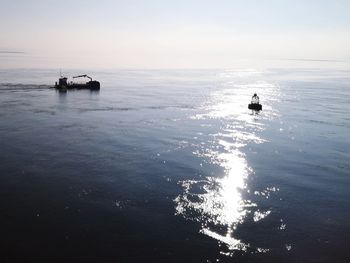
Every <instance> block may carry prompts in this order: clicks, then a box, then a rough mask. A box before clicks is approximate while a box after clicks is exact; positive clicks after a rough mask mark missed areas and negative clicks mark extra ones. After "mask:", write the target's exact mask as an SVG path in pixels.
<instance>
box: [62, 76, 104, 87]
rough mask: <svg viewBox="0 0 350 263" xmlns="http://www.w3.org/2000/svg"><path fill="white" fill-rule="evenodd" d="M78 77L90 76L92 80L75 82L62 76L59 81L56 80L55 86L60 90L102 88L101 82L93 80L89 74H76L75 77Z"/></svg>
mask: <svg viewBox="0 0 350 263" xmlns="http://www.w3.org/2000/svg"><path fill="white" fill-rule="evenodd" d="M76 78H88V79H90V81H88V82H86V83H75V82H72V81H71V82H68V81H67V78H66V77H62V76H61V77H60V78H59V80H58V83H57V82H56V84H55V88H56V89H58V90H60V91H66V90H68V89H89V90H100V82H98V81H97V80H92V78H91V77H89V76H88V75H79V76H74V77H73V79H76Z"/></svg>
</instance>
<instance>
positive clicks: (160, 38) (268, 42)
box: [0, 0, 350, 68]
mask: <svg viewBox="0 0 350 263" xmlns="http://www.w3.org/2000/svg"><path fill="white" fill-rule="evenodd" d="M349 10H350V1H348V0H308V1H305V0H267V1H259V0H244V1H243V0H241V1H235V0H218V1H214V0H211V1H209V0H176V1H174V0H123V1H121V0H99V1H93V0H84V1H83V0H75V1H67V0H61V1H53V0H31V1H27V0H1V2H0V35H1V38H0V67H2V68H4V67H51V68H52V67H53V68H60V67H61V68H79V67H80V68H219V67H233V66H237V64H240V63H243V62H242V61H246V62H247V64H248V65H249V63H250V62H249V61H255V62H257V61H261V60H272V61H279V62H282V61H283V62H285V63H287V62H288V63H293V61H294V62H295V61H304V62H305V61H313V62H316V61H318V62H319V63H321V62H322V61H334V62H337V61H341V62H342V61H349V60H350V33H349V32H350V16H349ZM279 62H278V63H279Z"/></svg>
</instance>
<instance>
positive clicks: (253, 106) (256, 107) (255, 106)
mask: <svg viewBox="0 0 350 263" xmlns="http://www.w3.org/2000/svg"><path fill="white" fill-rule="evenodd" d="M248 109H250V110H256V111H260V110H262V105H261V104H258V103H250V104H248Z"/></svg>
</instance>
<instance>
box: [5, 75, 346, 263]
mask: <svg viewBox="0 0 350 263" xmlns="http://www.w3.org/2000/svg"><path fill="white" fill-rule="evenodd" d="M71 73H72V75H73V74H74V72H71ZM79 73H81V72H79ZM92 75H93V76H94V77H96V78H97V79H98V80H100V81H101V83H102V89H101V91H100V92H89V91H71V92H68V93H63V94H61V93H58V92H56V91H55V90H53V89H48V86H47V84H50V83H54V81H56V76H57V74H56V72H54V71H49V70H47V71H44V70H35V71H34V70H32V71H25V70H12V71H5V70H3V71H1V72H0V83H1V84H0V107H1V111H0V120H1V122H0V138H1V139H0V159H1V162H0V200H1V201H0V209H1V212H0V225H1V235H0V240H1V257H2V258H3V259H7V260H11V261H12V262H13V261H21V262H27V261H29V260H30V261H33V260H35V261H37V262H39V261H42V262H54V261H57V262H349V261H350V251H349V249H348V245H349V240H350V191H349V189H350V173H349V171H350V162H349V160H350V150H349V149H350V140H349V134H350V114H349V110H350V96H349V95H350V71H340V70H338V71H335V70H333V71H326V70H310V69H309V70H301V69H300V70H295V69H294V70H287V69H286V70H269V71H262V72H259V71H255V70H241V71H239V70H232V71H229V70H226V71H225V70H221V71H220V70H212V71H210V70H207V71H205V70H201V71H200V70H198V71H195V70H192V71H126V70H125V71H115V72H93V73H92ZM254 92H257V93H258V95H259V96H260V99H261V101H262V104H263V111H262V112H261V113H260V114H258V115H256V114H252V113H251V112H250V111H249V110H248V109H247V103H248V102H249V100H250V96H251V95H252V94H253V93H254Z"/></svg>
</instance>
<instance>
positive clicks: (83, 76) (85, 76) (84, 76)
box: [73, 74, 92, 81]
mask: <svg viewBox="0 0 350 263" xmlns="http://www.w3.org/2000/svg"><path fill="white" fill-rule="evenodd" d="M76 78H88V79H90V81H92V78H91V77H89V76H88V75H86V74H84V75H79V76H74V77H73V79H76Z"/></svg>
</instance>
